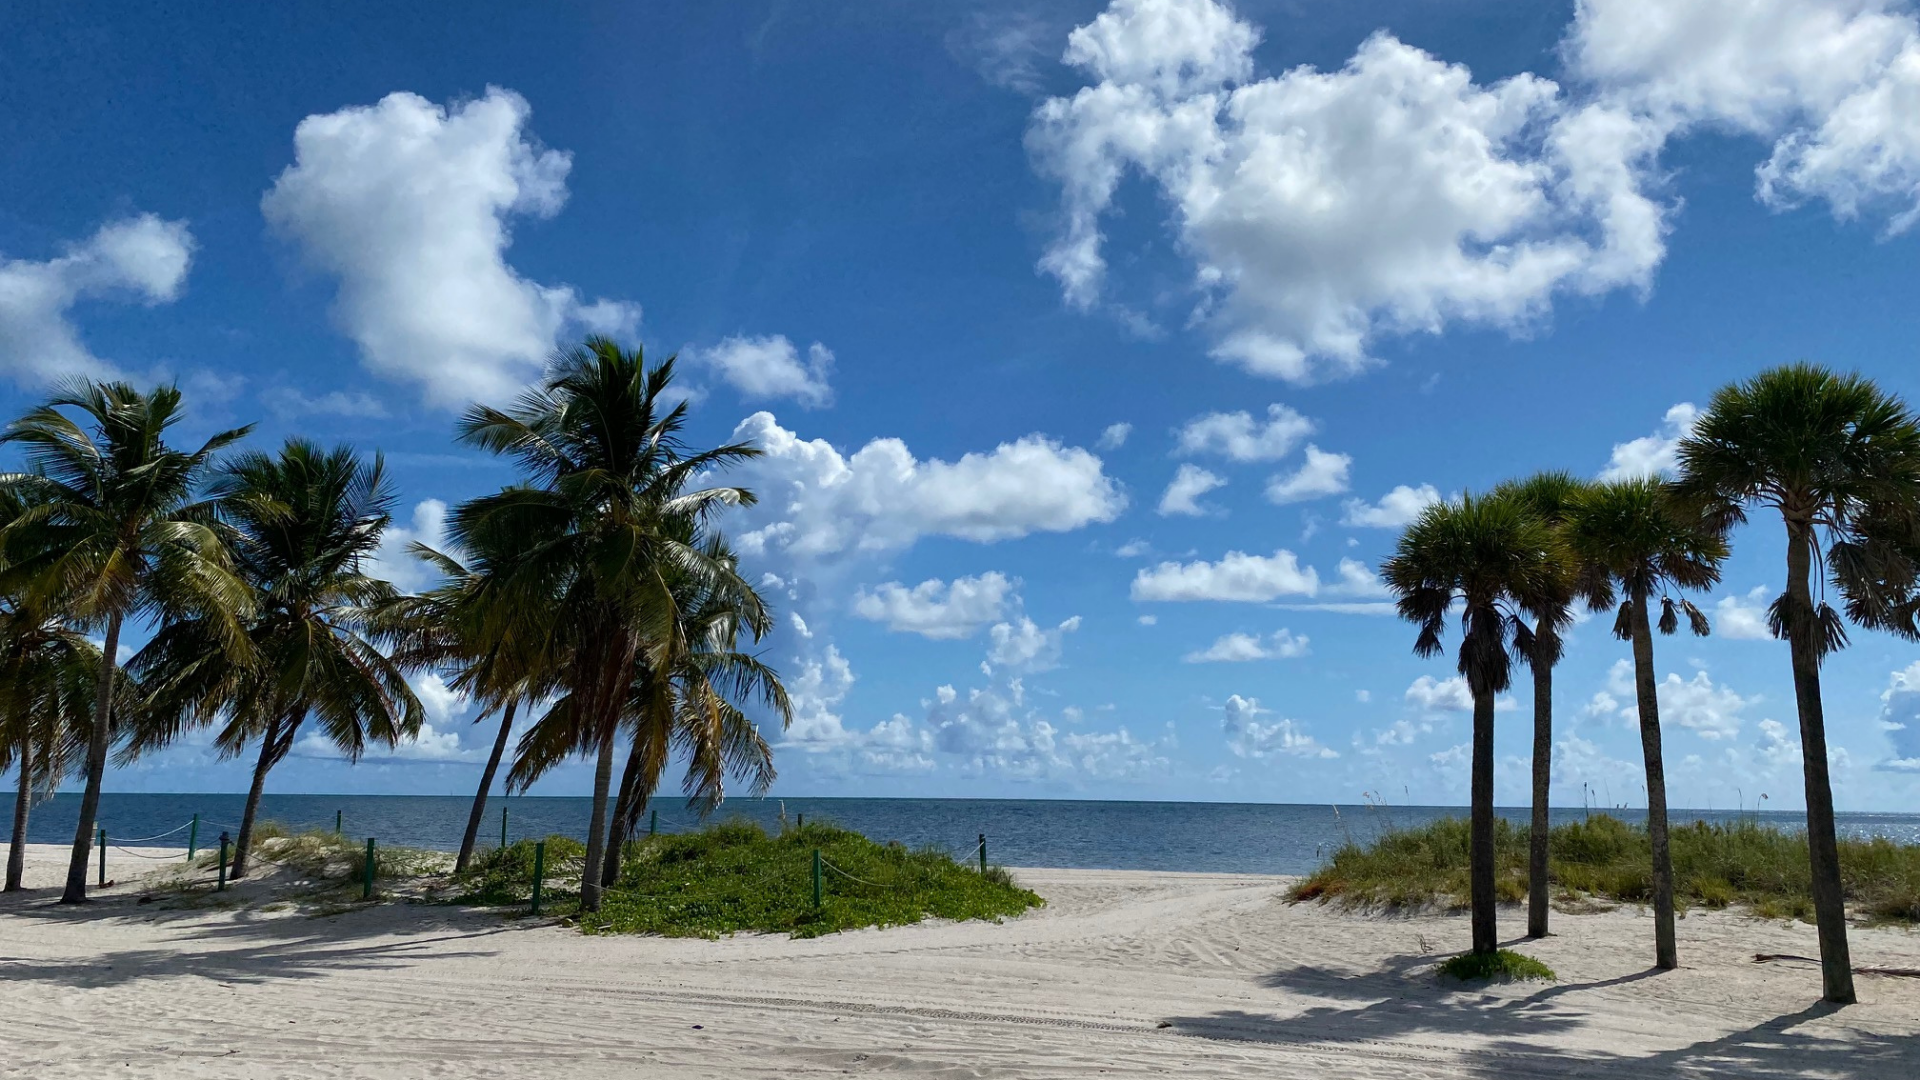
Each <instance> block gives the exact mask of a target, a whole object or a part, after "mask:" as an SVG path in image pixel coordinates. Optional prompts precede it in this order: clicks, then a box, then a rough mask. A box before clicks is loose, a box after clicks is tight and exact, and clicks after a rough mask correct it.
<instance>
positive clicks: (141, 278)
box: [0, 214, 194, 386]
mask: <svg viewBox="0 0 1920 1080" xmlns="http://www.w3.org/2000/svg"><path fill="white" fill-rule="evenodd" d="M193 247H194V244H193V235H192V234H191V233H190V232H189V231H188V230H187V223H186V222H184V221H164V220H162V219H160V218H159V217H156V216H155V215H153V214H141V215H138V216H136V217H130V218H125V219H123V220H120V221H112V222H108V223H107V224H105V225H102V226H100V228H99V229H97V230H95V231H94V234H93V235H92V236H90V237H88V238H87V239H85V240H83V241H81V242H79V243H76V244H68V245H67V246H66V249H65V251H64V252H63V253H62V254H60V255H57V256H55V257H53V258H51V259H46V260H43V261H39V262H35V261H32V260H28V259H7V258H4V257H0V372H4V373H5V374H6V375H7V376H9V377H10V378H12V379H13V380H14V381H15V382H18V383H21V384H23V385H27V386H35V385H42V384H46V383H53V382H59V381H60V380H62V379H67V378H71V377H73V376H77V375H86V376H94V377H100V376H113V375H116V374H118V372H117V371H116V370H115V368H114V367H113V365H112V364H109V363H108V362H107V361H105V360H102V359H100V358H99V357H97V356H95V355H94V354H93V353H92V352H91V351H89V350H88V349H87V347H86V345H85V344H83V343H82V342H81V340H80V331H79V329H78V328H77V327H75V326H74V324H73V320H72V318H71V317H70V314H69V313H70V312H71V310H72V308H73V306H74V304H75V303H77V302H79V301H80V300H83V299H90V298H96V297H114V296H121V295H124V296H129V297H131V298H133V299H134V300H137V301H139V302H141V303H144V304H147V305H148V306H152V305H154V304H164V303H170V302H171V301H173V300H174V299H175V298H176V297H178V296H179V295H180V289H181V286H182V285H184V284H185V283H186V280H187V267H188V266H189V264H190V263H191V262H192V261H193Z"/></svg>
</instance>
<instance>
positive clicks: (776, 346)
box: [687, 334, 833, 408]
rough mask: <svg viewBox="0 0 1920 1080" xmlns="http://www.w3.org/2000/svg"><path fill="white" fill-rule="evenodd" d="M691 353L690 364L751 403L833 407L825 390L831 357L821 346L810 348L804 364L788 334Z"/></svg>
mask: <svg viewBox="0 0 1920 1080" xmlns="http://www.w3.org/2000/svg"><path fill="white" fill-rule="evenodd" d="M687 351H688V352H689V353H690V354H691V355H690V356H689V357H688V358H689V359H690V360H692V361H693V362H695V363H697V364H700V365H703V366H705V367H708V368H711V369H713V370H714V371H715V372H716V373H718V374H719V376H720V377H721V378H723V379H725V380H726V381H727V382H728V383H730V384H732V386H733V388H734V389H736V390H738V391H740V394H741V396H742V397H745V398H747V399H749V400H765V399H769V398H792V399H794V400H795V401H797V402H799V403H800V404H801V405H802V406H805V407H807V408H819V407H821V406H824V405H830V404H832V403H833V389H832V388H831V387H830V386H828V385H827V376H828V375H829V374H831V373H832V371H833V351H832V350H831V349H828V348H827V347H826V346H825V345H822V344H820V343H819V342H817V341H816V342H814V343H813V344H811V345H809V346H807V355H806V359H804V360H802V359H801V357H800V350H799V349H798V348H796V347H795V346H794V344H793V342H791V341H788V340H787V337H786V335H785V334H774V335H772V336H771V337H730V338H727V339H725V340H724V341H722V342H720V344H718V345H715V346H713V347H712V348H703V349H689V350H687Z"/></svg>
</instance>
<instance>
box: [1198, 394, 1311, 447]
mask: <svg viewBox="0 0 1920 1080" xmlns="http://www.w3.org/2000/svg"><path fill="white" fill-rule="evenodd" d="M1313 429H1314V426H1313V421H1311V420H1309V419H1307V418H1306V417H1304V416H1302V415H1300V414H1299V413H1297V412H1295V411H1293V410H1292V409H1290V408H1288V407H1287V406H1285V405H1280V404H1277V403H1276V404H1273V405H1269V406H1267V418H1266V420H1265V421H1264V422H1263V421H1258V420H1255V419H1254V418H1253V416H1252V414H1250V413H1248V412H1245V411H1240V412H1230V413H1228V412H1216V413H1207V414H1205V415H1202V416H1196V417H1194V418H1193V419H1191V420H1189V421H1187V422H1186V423H1185V424H1184V425H1182V426H1181V428H1180V432H1179V435H1178V442H1177V446H1176V449H1177V452H1178V453H1181V454H1186V455H1190V456H1191V455H1197V454H1219V455H1220V456H1221V457H1224V458H1227V459H1228V460H1230V461H1278V460H1280V459H1281V458H1283V457H1286V456H1287V455H1288V454H1290V453H1292V452H1293V448H1294V447H1295V446H1298V445H1299V444H1300V440H1302V439H1304V438H1306V437H1307V436H1308V435H1311V434H1313Z"/></svg>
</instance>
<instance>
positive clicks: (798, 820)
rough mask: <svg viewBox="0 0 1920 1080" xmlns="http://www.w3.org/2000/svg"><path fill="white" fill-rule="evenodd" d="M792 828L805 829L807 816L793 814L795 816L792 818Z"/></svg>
mask: <svg viewBox="0 0 1920 1080" xmlns="http://www.w3.org/2000/svg"><path fill="white" fill-rule="evenodd" d="M793 827H794V828H796V829H804V828H806V827H807V815H805V814H795V815H794V816H793Z"/></svg>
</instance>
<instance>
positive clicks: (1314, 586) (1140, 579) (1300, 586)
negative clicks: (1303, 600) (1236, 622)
mask: <svg viewBox="0 0 1920 1080" xmlns="http://www.w3.org/2000/svg"><path fill="white" fill-rule="evenodd" d="M1319 590H1320V576H1319V575H1318V574H1317V573H1315V572H1314V569H1313V567H1311V566H1308V567H1302V566H1301V565H1300V560H1299V558H1298V557H1296V556H1295V555H1294V553H1293V552H1291V551H1287V550H1285V549H1284V548H1283V549H1281V550H1279V551H1275V552H1274V553H1273V554H1272V555H1249V554H1247V553H1246V552H1244V551H1229V552H1227V553H1226V554H1225V555H1223V556H1221V557H1220V560H1219V561H1218V562H1207V561H1206V560H1204V559H1202V560H1196V561H1194V562H1190V563H1180V562H1172V561H1168V562H1163V563H1160V564H1158V565H1156V566H1152V567H1147V568H1144V569H1142V570H1140V571H1139V572H1138V573H1136V574H1135V575H1134V577H1133V587H1132V590H1131V595H1132V597H1133V599H1135V600H1171V601H1187V600H1235V601H1242V602H1246V603H1264V602H1266V601H1268V600H1274V599H1277V598H1279V597H1282V596H1312V595H1314V594H1315V593H1316V592H1318V591H1319Z"/></svg>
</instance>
